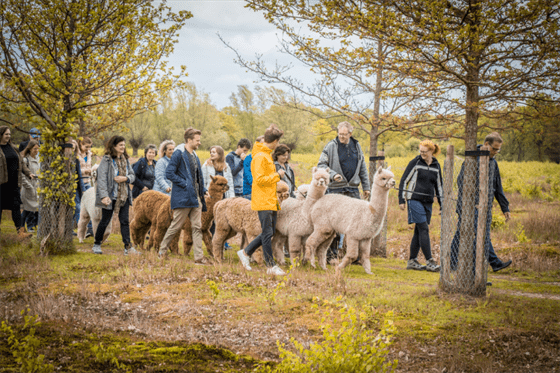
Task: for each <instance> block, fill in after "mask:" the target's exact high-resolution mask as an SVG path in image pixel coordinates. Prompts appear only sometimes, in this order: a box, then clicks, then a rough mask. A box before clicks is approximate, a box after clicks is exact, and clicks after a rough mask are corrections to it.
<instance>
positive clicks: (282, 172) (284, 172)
mask: <svg viewBox="0 0 560 373" xmlns="http://www.w3.org/2000/svg"><path fill="white" fill-rule="evenodd" d="M285 174H286V171H284V170H278V175H280V179H281V178H283V177H284V175H285Z"/></svg>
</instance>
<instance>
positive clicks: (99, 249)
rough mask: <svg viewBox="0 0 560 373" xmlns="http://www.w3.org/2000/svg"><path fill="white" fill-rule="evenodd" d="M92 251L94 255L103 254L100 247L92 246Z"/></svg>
mask: <svg viewBox="0 0 560 373" xmlns="http://www.w3.org/2000/svg"><path fill="white" fill-rule="evenodd" d="M92 251H93V253H94V254H103V251H101V245H93V248H92Z"/></svg>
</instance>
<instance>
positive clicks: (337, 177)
mask: <svg viewBox="0 0 560 373" xmlns="http://www.w3.org/2000/svg"><path fill="white" fill-rule="evenodd" d="M333 180H334V181H342V175H338V174H337V175H335V176H334V177H333Z"/></svg>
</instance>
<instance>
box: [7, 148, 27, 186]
mask: <svg viewBox="0 0 560 373" xmlns="http://www.w3.org/2000/svg"><path fill="white" fill-rule="evenodd" d="M12 148H13V149H14V151H15V152H16V153H17V154H18V156H19V170H20V171H21V172H19V173H18V188H21V186H22V185H23V175H25V176H27V177H31V171H29V168H27V166H26V165H25V163H24V162H23V157H22V156H21V154H20V153H19V152H18V150H17V149H16V147H15V146H13V145H12ZM7 182H8V164H7V163H6V157H5V156H4V152H3V151H2V149H1V148H0V185H2V184H4V183H7Z"/></svg>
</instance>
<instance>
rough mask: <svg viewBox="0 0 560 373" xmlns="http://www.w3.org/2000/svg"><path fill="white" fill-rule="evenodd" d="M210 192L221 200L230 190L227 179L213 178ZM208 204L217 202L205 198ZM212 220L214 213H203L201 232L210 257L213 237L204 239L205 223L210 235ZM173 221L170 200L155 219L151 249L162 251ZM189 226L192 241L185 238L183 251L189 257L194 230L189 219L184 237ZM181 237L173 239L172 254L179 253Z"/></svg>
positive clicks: (162, 206)
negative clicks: (163, 242)
mask: <svg viewBox="0 0 560 373" xmlns="http://www.w3.org/2000/svg"><path fill="white" fill-rule="evenodd" d="M208 188H209V190H212V194H213V196H214V198H217V197H218V195H220V199H221V196H222V195H223V194H224V193H225V192H226V191H227V190H228V186H227V179H226V178H225V177H223V176H216V177H214V178H212V181H211V182H210V186H209V187H208ZM205 201H206V204H207V206H208V204H209V203H211V204H214V203H215V202H211V201H210V197H206V198H205ZM208 218H209V225H208V222H207V221H208ZM212 219H213V211H211V210H208V211H205V212H203V213H202V216H201V222H202V227H201V230H202V232H203V239H204V242H205V243H206V242H208V244H207V245H209V246H207V247H206V250H207V251H208V254H209V255H210V256H212V244H211V239H210V237H211V235H210V236H209V237H206V238H204V229H203V228H204V227H205V225H204V224H205V222H206V225H208V227H207V229H206V230H208V232H207V233H208V234H210V232H209V229H210V226H211V225H212ZM172 220H173V214H172V212H171V199H170V198H169V199H168V200H167V201H166V202H165V203H164V204H162V205H161V207H160V208H159V210H158V212H157V216H156V219H155V222H154V223H155V230H154V232H153V235H150V241H149V247H154V248H155V249H156V250H159V249H160V245H161V241H163V237H165V233H166V232H167V229H168V228H169V226H170V225H171V221H172ZM187 225H188V227H189V233H190V234H191V237H190V239H188V238H184V241H183V245H184V246H183V249H184V250H185V255H187V254H188V253H189V251H190V249H191V247H192V228H191V222H190V220H189V219H187V221H186V222H185V225H183V228H182V230H183V235H185V231H184V230H185V227H186V226H187ZM179 236H180V234H177V236H175V238H174V239H173V241H171V244H170V245H169V251H171V252H172V253H175V254H177V253H179V246H178V245H177V244H176V242H178V241H179Z"/></svg>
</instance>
